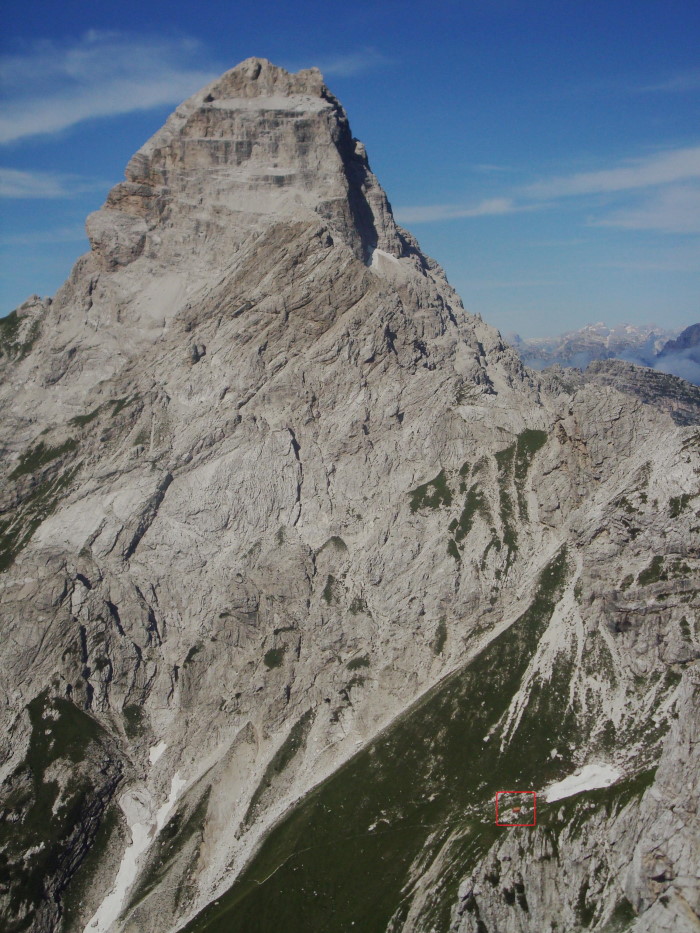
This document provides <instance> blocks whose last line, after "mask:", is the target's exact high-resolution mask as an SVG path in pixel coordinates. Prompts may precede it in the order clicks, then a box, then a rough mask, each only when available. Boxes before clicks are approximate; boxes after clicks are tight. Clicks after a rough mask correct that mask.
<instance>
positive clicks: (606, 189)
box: [396, 146, 700, 242]
mask: <svg viewBox="0 0 700 933" xmlns="http://www.w3.org/2000/svg"><path fill="white" fill-rule="evenodd" d="M699 180H700V146H687V147H684V148H680V149H674V150H666V151H663V152H657V153H654V154H652V155H647V156H645V157H643V158H637V159H629V160H628V161H627V162H624V163H622V164H617V165H613V166H612V167H610V168H605V169H599V170H598V171H594V172H574V173H572V174H570V175H560V176H556V177H554V178H549V179H543V180H540V181H537V182H533V183H531V184H528V185H524V186H521V187H517V188H511V189H510V191H509V192H507V193H504V195H503V196H501V197H493V198H487V199H485V200H482V201H479V202H477V203H475V204H466V205H465V204H459V203H454V202H453V203H451V204H428V205H424V206H410V207H408V206H407V207H402V208H398V209H397V211H396V214H397V217H398V218H399V220H400V221H401V222H402V223H406V224H418V223H428V222H431V221H443V220H455V219H458V218H467V217H487V216H498V215H505V214H516V213H520V212H523V211H537V210H545V209H548V210H554V209H556V207H557V205H558V203H559V202H566V201H567V199H574V198H578V199H581V200H582V205H583V206H585V207H586V208H588V209H589V210H590V208H591V207H592V206H593V205H595V206H596V209H597V210H598V212H599V214H600V212H601V210H602V208H601V196H602V203H603V204H604V205H605V208H604V209H605V210H606V211H607V212H608V213H607V214H605V215H604V216H595V217H589V218H588V219H587V221H585V222H587V223H588V225H589V226H592V227H620V228H625V229H629V230H656V231H658V232H660V233H682V234H691V233H698V232H700V181H699ZM623 198H624V201H626V202H627V203H623V201H622V200H621V199H623ZM592 199H594V200H592ZM630 202H631V203H630ZM567 203H570V201H569V202H567ZM579 242H580V241H579Z"/></svg>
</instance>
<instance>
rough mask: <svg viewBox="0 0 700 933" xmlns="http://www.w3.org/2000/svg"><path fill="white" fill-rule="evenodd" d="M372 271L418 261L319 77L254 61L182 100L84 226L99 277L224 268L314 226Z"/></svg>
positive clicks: (362, 151) (342, 113)
mask: <svg viewBox="0 0 700 933" xmlns="http://www.w3.org/2000/svg"><path fill="white" fill-rule="evenodd" d="M319 217H320V218H321V219H322V220H323V221H324V222H325V223H326V224H327V226H328V229H329V232H330V233H331V235H332V236H333V238H334V240H338V241H340V242H343V243H345V244H346V245H347V246H349V247H350V249H351V250H352V251H353V253H354V254H355V255H356V256H357V258H360V259H362V260H363V261H365V262H368V263H369V262H370V261H371V258H372V255H373V253H374V250H375V249H381V250H382V251H383V252H387V253H389V254H390V255H392V256H394V257H400V256H403V255H408V254H409V253H411V252H415V250H414V249H413V248H412V247H409V246H408V244H407V242H406V240H405V239H404V237H403V236H402V235H401V234H399V232H398V231H397V228H396V225H395V223H394V218H393V216H392V213H391V208H390V206H389V203H388V201H387V198H386V195H385V194H384V191H383V190H382V188H381V187H380V185H379V183H378V181H377V179H376V178H375V176H374V175H373V174H372V172H371V170H370V167H369V163H368V161H367V156H366V153H365V149H364V146H363V145H362V144H361V143H359V142H358V141H357V140H355V139H353V137H352V134H351V132H350V127H349V123H348V119H347V115H346V113H345V111H344V109H343V108H342V106H341V105H340V103H339V102H338V100H337V99H336V98H335V97H334V96H333V95H332V94H331V93H330V92H329V91H328V89H327V88H326V86H325V84H324V83H323V76H322V75H321V72H320V71H319V70H318V69H317V68H311V69H307V70H304V71H300V72H298V73H297V74H291V73H290V72H287V71H285V70H284V69H283V68H279V67H277V66H276V65H273V64H272V63H271V62H269V61H267V60H266V59H261V58H249V59H246V60H245V61H244V62H242V63H241V64H240V65H237V66H236V67H235V68H233V69H231V70H230V71H227V72H225V73H224V74H223V75H221V76H220V77H219V78H217V79H215V80H214V81H212V82H211V83H210V84H209V85H207V86H206V87H205V88H202V89H201V90H200V91H198V92H197V93H196V94H194V95H192V97H190V98H189V99H188V100H186V101H185V102H184V103H183V104H182V105H181V106H180V107H178V108H177V110H176V111H175V112H174V113H173V114H172V115H171V116H170V118H169V119H168V120H167V122H166V123H165V125H164V126H163V127H162V128H161V129H160V130H159V131H158V132H157V133H156V134H155V135H154V136H153V137H151V139H150V140H148V142H147V143H146V144H145V145H144V146H142V148H141V149H140V150H139V151H138V152H137V153H136V154H135V155H134V156H133V158H132V159H131V160H130V161H129V164H128V165H127V167H126V181H124V182H122V183H120V184H118V185H116V186H115V187H114V188H113V189H112V191H111V192H110V193H109V195H108V197H107V201H106V203H105V205H104V207H103V208H102V209H101V210H100V211H97V212H96V213H94V214H92V215H91V216H90V217H89V218H88V222H87V230H88V236H89V239H90V243H91V246H92V250H93V253H94V254H95V256H96V258H97V260H98V263H99V265H100V267H101V268H103V269H108V270H114V269H116V268H117V267H119V266H125V265H129V264H130V263H132V262H134V261H135V260H137V259H139V258H140V257H146V258H150V259H151V260H152V261H156V262H158V261H162V262H164V263H165V264H166V265H168V266H170V267H172V266H173V264H174V263H175V264H180V263H183V262H184V263H185V264H187V263H189V262H191V260H193V259H194V260H196V263H197V265H198V267H200V268H201V263H202V261H203V260H204V261H206V262H207V263H208V264H209V265H211V264H212V263H213V264H217V263H221V262H225V260H226V258H227V257H230V255H231V254H232V252H233V251H235V249H237V248H238V247H239V246H240V245H241V243H242V242H243V241H244V240H245V239H246V238H247V237H248V236H249V235H250V234H251V232H260V230H261V229H262V228H263V227H264V226H265V225H267V224H268V223H270V222H275V221H277V220H280V219H285V220H293V221H299V220H312V219H313V220H315V221H318V219H319Z"/></svg>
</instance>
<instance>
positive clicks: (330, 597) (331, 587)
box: [321, 573, 338, 606]
mask: <svg viewBox="0 0 700 933" xmlns="http://www.w3.org/2000/svg"><path fill="white" fill-rule="evenodd" d="M337 582H338V581H337V580H336V578H335V577H334V576H333V574H332V573H329V574H328V576H327V577H326V585H325V586H324V587H323V592H322V593H321V596H322V598H323V599H324V601H325V602H326V603H327V604H328V605H329V606H330V605H331V603H332V602H333V601H334V600H335V598H336V594H335V589H336V584H337Z"/></svg>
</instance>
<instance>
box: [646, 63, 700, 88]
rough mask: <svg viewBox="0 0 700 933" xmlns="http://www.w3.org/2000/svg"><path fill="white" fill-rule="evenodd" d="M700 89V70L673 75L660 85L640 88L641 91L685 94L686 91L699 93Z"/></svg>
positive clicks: (660, 82)
mask: <svg viewBox="0 0 700 933" xmlns="http://www.w3.org/2000/svg"><path fill="white" fill-rule="evenodd" d="M699 88H700V69H695V70H692V71H684V72H681V73H680V74H677V75H673V76H672V77H671V78H667V79H666V80H665V81H659V83H658V84H648V85H646V86H645V87H642V88H639V90H640V91H643V92H648V91H661V92H667V93H684V92H686V91H697V90H698V89H699Z"/></svg>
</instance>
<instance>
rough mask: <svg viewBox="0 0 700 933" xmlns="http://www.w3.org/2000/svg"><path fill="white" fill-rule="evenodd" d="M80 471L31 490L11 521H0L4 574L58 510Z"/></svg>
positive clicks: (0, 549) (62, 475)
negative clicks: (40, 526)
mask: <svg viewBox="0 0 700 933" xmlns="http://www.w3.org/2000/svg"><path fill="white" fill-rule="evenodd" d="M77 471H78V466H76V467H74V468H73V469H71V470H67V471H66V472H65V473H62V474H59V475H58V476H55V477H53V478H51V477H47V478H46V479H44V480H43V481H42V482H40V483H38V484H37V485H35V486H33V487H32V488H31V490H30V492H29V494H28V495H27V496H25V498H24V499H23V500H22V502H21V504H20V506H19V507H18V509H17V510H16V511H15V513H14V515H13V516H12V517H11V518H6V519H4V520H0V571H3V570H6V569H7V568H8V567H10V566H11V565H12V563H13V562H14V560H15V558H16V557H17V555H18V554H19V553H20V552H21V551H22V549H23V548H24V547H26V545H27V544H28V543H29V541H30V540H31V538H32V535H33V534H34V532H35V531H36V530H37V528H38V527H39V525H41V523H42V522H43V521H44V519H46V518H47V517H48V516H49V515H51V513H52V512H54V511H55V509H56V507H57V506H58V504H59V503H60V501H61V499H62V497H63V496H62V494H63V492H64V490H65V489H66V488H67V487H68V486H69V485H70V482H71V480H72V479H73V477H74V476H75V474H76V473H77Z"/></svg>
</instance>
